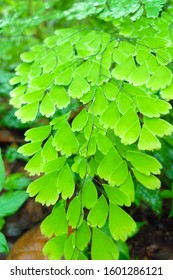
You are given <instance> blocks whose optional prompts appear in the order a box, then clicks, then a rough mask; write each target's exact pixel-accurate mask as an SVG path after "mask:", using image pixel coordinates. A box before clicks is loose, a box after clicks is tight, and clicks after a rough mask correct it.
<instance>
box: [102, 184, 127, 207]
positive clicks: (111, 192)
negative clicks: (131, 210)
mask: <svg viewBox="0 0 173 280" xmlns="http://www.w3.org/2000/svg"><path fill="white" fill-rule="evenodd" d="M103 187H104V190H105V192H106V194H107V196H108V198H109V201H110V202H112V203H114V204H117V205H120V206H123V205H125V206H130V204H131V203H130V199H129V196H128V195H126V194H125V193H124V192H122V191H121V190H120V189H118V188H116V187H112V186H109V185H105V184H103Z"/></svg>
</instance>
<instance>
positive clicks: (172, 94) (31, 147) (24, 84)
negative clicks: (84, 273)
mask: <svg viewBox="0 0 173 280" xmlns="http://www.w3.org/2000/svg"><path fill="white" fill-rule="evenodd" d="M90 2H92V1H87V5H89V3H90ZM105 2H106V1H100V3H101V4H105ZM113 2H114V1H111V3H113ZM132 2H136V4H137V7H138V6H139V3H138V1H128V5H130V3H132ZM140 2H143V4H144V5H145V8H146V11H147V13H148V15H151V16H154V14H153V13H152V14H151V13H150V9H149V5H150V2H151V1H140ZM157 2H158V1H157ZM126 3H127V1H126ZM163 3H164V1H160V4H159V5H158V9H157V10H156V12H155V14H158V12H159V10H160V8H161V6H162V4H163ZM171 21H172V19H170V16H169V15H168V14H166V13H165V14H163V16H162V17H160V18H158V19H147V18H144V17H141V19H139V20H137V21H136V22H133V24H132V22H131V19H128V18H123V19H120V20H119V21H114V22H113V24H114V26H115V27H116V28H115V30H116V32H115V33H111V34H109V33H107V32H104V31H103V30H90V29H85V28H83V29H77V28H66V29H60V30H57V31H56V32H55V34H54V35H53V36H50V37H48V38H46V40H45V41H44V43H43V44H42V45H37V46H34V47H32V48H31V50H30V51H29V52H26V53H23V54H22V55H21V59H22V60H23V63H22V64H20V65H19V66H18V67H17V69H16V76H15V77H14V78H13V79H12V80H11V84H16V85H17V86H16V87H15V89H14V90H13V91H12V92H11V104H12V105H13V106H14V107H15V108H17V109H18V110H17V112H16V116H17V117H18V118H19V119H21V121H22V122H27V121H33V120H34V119H35V118H36V116H37V115H38V114H40V115H42V116H44V117H46V118H47V124H46V125H42V126H40V127H34V128H31V129H29V130H28V131H27V132H26V134H25V137H26V138H25V140H26V141H27V142H28V143H27V144H24V145H23V146H22V147H20V148H19V152H20V153H22V154H23V155H26V156H31V159H30V160H29V161H28V163H27V165H26V167H25V169H26V170H27V171H28V172H29V173H30V174H31V175H40V177H39V178H38V179H36V180H35V181H33V182H32V183H31V184H30V185H29V187H28V190H27V191H28V193H29V195H30V196H35V197H36V201H38V202H40V203H41V204H45V205H47V206H49V205H55V206H54V207H53V210H52V213H51V214H50V215H49V216H48V217H46V219H45V220H44V221H43V223H42V225H41V231H42V233H43V234H44V235H46V236H47V237H49V238H50V240H49V241H48V242H47V244H46V245H45V247H44V254H45V255H47V256H48V257H49V258H50V259H60V258H61V257H62V256H64V257H65V259H90V258H91V259H118V258H119V251H118V247H117V245H116V241H118V240H121V241H125V240H126V239H127V238H128V237H129V236H131V235H132V234H133V233H134V232H135V230H136V224H135V221H134V220H133V218H132V217H131V216H130V215H129V214H128V213H127V212H126V211H125V210H124V209H123V206H126V207H129V206H130V205H131V204H132V202H133V201H134V197H135V188H134V182H135V181H136V180H137V181H138V182H140V183H141V184H142V185H143V186H144V187H146V188H148V189H152V190H155V189H158V188H160V180H159V179H158V178H157V175H158V174H160V169H161V164H160V163H159V162H158V160H156V159H155V158H154V157H153V156H152V151H153V150H155V149H160V148H161V144H160V141H159V138H161V137H163V136H164V135H170V134H171V133H172V132H173V126H172V125H171V124H170V123H168V122H167V121H166V120H165V119H164V118H163V117H164V116H165V115H167V114H168V113H169V111H170V110H171V105H170V103H169V102H168V101H169V100H170V99H172V98H173V91H172V89H173V80H172V59H173V47H172V36H171V32H170V26H172V25H171V24H172V22H171ZM130 24H131V25H130ZM127 27H128V28H127ZM73 102H76V104H79V105H78V110H76V112H72V111H71V105H70V104H71V103H73ZM57 112H58V116H57ZM103 245H104V246H103ZM88 246H89V248H90V246H91V249H88ZM89 252H91V253H89Z"/></svg>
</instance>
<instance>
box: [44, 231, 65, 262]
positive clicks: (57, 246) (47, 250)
mask: <svg viewBox="0 0 173 280" xmlns="http://www.w3.org/2000/svg"><path fill="white" fill-rule="evenodd" d="M65 240H66V234H62V235H59V236H57V237H54V238H52V239H50V240H49V241H48V242H47V243H46V245H45V246H44V248H43V254H44V255H45V256H47V257H48V259H49V260H60V259H61V258H62V256H63V253H64V245H65Z"/></svg>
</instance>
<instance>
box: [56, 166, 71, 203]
mask: <svg viewBox="0 0 173 280" xmlns="http://www.w3.org/2000/svg"><path fill="white" fill-rule="evenodd" d="M57 189H58V192H59V193H61V195H62V198H63V199H67V197H68V198H70V197H71V196H72V195H73V193H74V190H75V183H74V179H73V174H72V171H71V169H70V167H69V165H68V164H66V165H65V166H64V167H63V168H62V169H61V171H60V173H59V175H58V180H57Z"/></svg>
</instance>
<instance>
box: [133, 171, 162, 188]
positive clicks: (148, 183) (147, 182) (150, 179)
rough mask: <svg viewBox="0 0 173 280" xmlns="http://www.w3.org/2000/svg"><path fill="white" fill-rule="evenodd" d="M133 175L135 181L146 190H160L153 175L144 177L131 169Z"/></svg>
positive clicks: (158, 182) (158, 181)
mask: <svg viewBox="0 0 173 280" xmlns="http://www.w3.org/2000/svg"><path fill="white" fill-rule="evenodd" d="M133 173H134V175H135V177H136V179H137V180H138V181H139V182H140V183H141V184H142V185H144V186H145V187H146V188H148V189H151V190H155V189H159V188H160V185H161V183H160V180H159V179H158V178H157V177H156V176H154V175H152V174H151V175H145V174H143V173H141V172H139V171H137V170H135V169H133Z"/></svg>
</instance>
